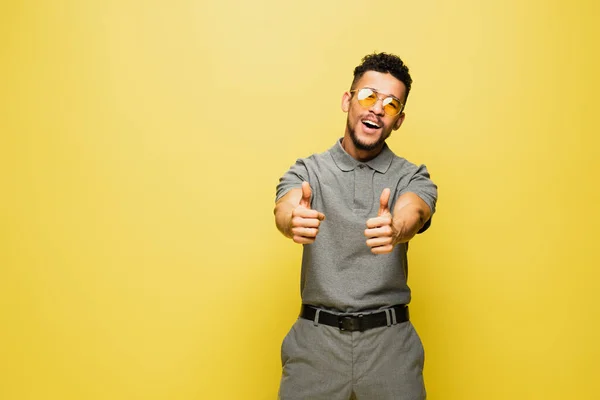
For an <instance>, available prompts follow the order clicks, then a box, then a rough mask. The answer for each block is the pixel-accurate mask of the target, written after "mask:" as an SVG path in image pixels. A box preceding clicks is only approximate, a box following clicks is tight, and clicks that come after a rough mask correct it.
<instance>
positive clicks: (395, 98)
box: [350, 87, 404, 117]
mask: <svg viewBox="0 0 600 400" xmlns="http://www.w3.org/2000/svg"><path fill="white" fill-rule="evenodd" d="M364 89H367V90H370V91H371V92H373V93H374V94H375V96H377V100H376V101H375V102H374V103H373V104H371V105H370V106H365V105H363V104H362V103H361V102H362V101H364V99H363V100H359V99H358V95H357V97H356V100H357V101H358V104H360V105H361V107H364V108H371V107H373V106H374V105H375V104H377V101H379V100H381V101H382V103H381V104H382V108H383V112H384V113H385V114H386V115H388V116H390V117H395V116H396V115H398V114H400V113H401V112H402V110H404V104H402V102H401V101H400V100H398V98H397V97H395V96H392V95H389V94H388V95H384V94H383V93H379V92H378V91H377V90H375V89H373V88H370V87H363V88H360V89H353V90H351V91H350V93H354V92H357V93H358V92H360V91H361V90H364ZM380 94H381V95H382V96H385V97H380V96H379V95H380ZM386 99H394V100H396V101H397V102H398V103H399V104H400V109H399V110H398V112H397V113H395V114H389V113H388V112H386V111H385V108H386V105H387V104H384V103H383V102H384V101H385V100H386Z"/></svg>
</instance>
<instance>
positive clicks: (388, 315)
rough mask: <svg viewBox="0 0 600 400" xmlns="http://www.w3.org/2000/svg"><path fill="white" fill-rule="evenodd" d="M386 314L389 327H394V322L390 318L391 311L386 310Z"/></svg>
mask: <svg viewBox="0 0 600 400" xmlns="http://www.w3.org/2000/svg"><path fill="white" fill-rule="evenodd" d="M383 311H384V312H385V319H386V321H387V326H392V320H391V318H390V310H388V309H387V308H386V309H385V310H383Z"/></svg>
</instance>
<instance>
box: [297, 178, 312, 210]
mask: <svg viewBox="0 0 600 400" xmlns="http://www.w3.org/2000/svg"><path fill="white" fill-rule="evenodd" d="M311 196H312V190H311V189H310V184H309V183H308V182H306V181H304V182H302V198H301V199H300V205H301V206H303V207H306V208H310V197H311Z"/></svg>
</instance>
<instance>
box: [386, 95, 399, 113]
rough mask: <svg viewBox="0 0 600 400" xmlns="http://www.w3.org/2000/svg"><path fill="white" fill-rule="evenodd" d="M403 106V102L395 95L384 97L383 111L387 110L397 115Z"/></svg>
mask: <svg viewBox="0 0 600 400" xmlns="http://www.w3.org/2000/svg"><path fill="white" fill-rule="evenodd" d="M401 107H402V104H400V102H399V101H398V100H396V99H395V98H393V97H386V98H385V99H383V111H385V113H386V114H387V115H391V116H394V115H397V114H398V113H399V112H400V108H401Z"/></svg>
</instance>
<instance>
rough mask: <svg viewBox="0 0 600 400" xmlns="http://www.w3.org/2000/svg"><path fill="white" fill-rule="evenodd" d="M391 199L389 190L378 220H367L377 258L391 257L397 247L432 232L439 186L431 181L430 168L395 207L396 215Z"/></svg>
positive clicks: (415, 178) (413, 181)
mask: <svg viewBox="0 0 600 400" xmlns="http://www.w3.org/2000/svg"><path fill="white" fill-rule="evenodd" d="M389 199H390V189H389V188H386V189H384V190H383V192H382V193H381V197H380V199H379V212H378V213H377V217H374V218H370V219H368V220H367V229H365V236H366V237H367V246H369V247H370V248H371V252H372V253H374V254H386V253H390V252H391V251H392V250H393V249H394V246H395V245H397V244H399V243H406V242H408V241H409V240H411V239H412V238H413V237H414V236H415V235H416V234H418V233H422V232H424V231H425V230H427V228H429V225H430V224H431V216H432V215H433V213H434V212H435V204H436V201H437V186H436V185H435V184H434V183H433V182H432V181H431V180H430V179H429V172H428V171H427V168H425V166H424V165H421V166H420V167H418V168H417V169H416V172H415V173H414V174H413V175H412V176H411V178H410V181H409V183H408V185H407V186H406V187H405V188H404V189H403V190H402V192H401V194H400V196H398V198H397V199H396V201H395V203H393V213H392V211H391V210H390V207H389Z"/></svg>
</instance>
